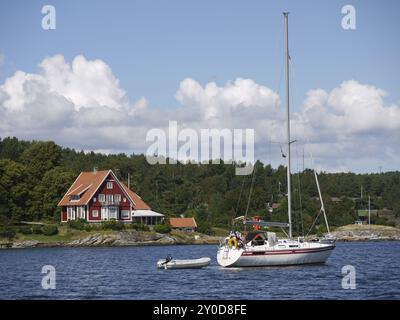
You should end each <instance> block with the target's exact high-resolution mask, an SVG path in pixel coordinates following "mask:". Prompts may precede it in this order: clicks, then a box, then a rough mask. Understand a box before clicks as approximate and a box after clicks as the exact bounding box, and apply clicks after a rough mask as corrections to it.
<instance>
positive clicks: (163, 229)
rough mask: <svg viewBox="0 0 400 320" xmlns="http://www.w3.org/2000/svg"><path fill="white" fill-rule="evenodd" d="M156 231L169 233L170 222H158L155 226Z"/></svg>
mask: <svg viewBox="0 0 400 320" xmlns="http://www.w3.org/2000/svg"><path fill="white" fill-rule="evenodd" d="M154 231H155V232H159V233H169V232H170V231H171V227H170V226H169V225H168V224H157V225H155V226H154Z"/></svg>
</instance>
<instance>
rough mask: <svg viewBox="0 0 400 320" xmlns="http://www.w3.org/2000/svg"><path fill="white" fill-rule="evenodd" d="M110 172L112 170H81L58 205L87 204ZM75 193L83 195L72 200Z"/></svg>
mask: <svg viewBox="0 0 400 320" xmlns="http://www.w3.org/2000/svg"><path fill="white" fill-rule="evenodd" d="M110 172H111V170H103V171H93V172H92V171H90V172H81V173H80V174H79V176H78V177H77V178H76V180H75V181H74V183H73V184H72V185H71V187H70V188H69V189H68V191H67V192H66V194H65V195H64V197H63V198H62V199H61V201H60V202H59V203H58V205H59V206H67V205H77V206H79V205H85V204H87V203H88V202H89V200H90V199H91V198H92V196H93V195H94V193H95V192H96V191H97V189H98V188H99V187H100V186H101V184H102V183H103V181H104V180H105V179H106V178H107V176H108V175H109V173H110ZM82 192H83V193H82ZM73 195H81V197H80V198H79V200H71V198H70V196H73Z"/></svg>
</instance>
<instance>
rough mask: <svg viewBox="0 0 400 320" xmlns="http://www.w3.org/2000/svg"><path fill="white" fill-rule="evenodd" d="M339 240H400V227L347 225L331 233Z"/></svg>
mask: <svg viewBox="0 0 400 320" xmlns="http://www.w3.org/2000/svg"><path fill="white" fill-rule="evenodd" d="M331 235H332V236H333V237H335V238H336V239H337V240H338V241H367V240H400V229H398V228H394V227H388V226H377V225H347V226H343V227H339V228H337V229H336V230H335V231H334V232H332V233H331Z"/></svg>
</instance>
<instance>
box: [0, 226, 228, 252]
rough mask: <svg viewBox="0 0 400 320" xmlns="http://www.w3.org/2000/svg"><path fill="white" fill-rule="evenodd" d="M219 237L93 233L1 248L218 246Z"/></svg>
mask: <svg viewBox="0 0 400 320" xmlns="http://www.w3.org/2000/svg"><path fill="white" fill-rule="evenodd" d="M219 239H220V237H213V236H208V235H198V234H196V235H190V234H186V235H185V234H172V235H171V234H168V235H167V234H161V233H155V232H151V233H150V232H143V231H136V230H129V231H115V232H112V233H105V234H104V233H93V234H89V235H87V236H86V237H82V238H78V239H74V240H71V241H54V242H52V241H49V242H41V241H38V240H14V241H12V242H9V243H7V245H4V246H2V247H3V248H45V247H120V246H145V245H185V244H218V243H219Z"/></svg>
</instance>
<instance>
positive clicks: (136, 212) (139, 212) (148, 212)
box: [132, 209, 164, 218]
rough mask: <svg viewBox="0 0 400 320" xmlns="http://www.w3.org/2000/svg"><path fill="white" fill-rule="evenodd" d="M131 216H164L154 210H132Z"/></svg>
mask: <svg viewBox="0 0 400 320" xmlns="http://www.w3.org/2000/svg"><path fill="white" fill-rule="evenodd" d="M132 213H133V215H132V217H133V218H141V217H164V215H163V214H162V213H159V212H155V211H153V210H149V209H146V210H133V212H132Z"/></svg>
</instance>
